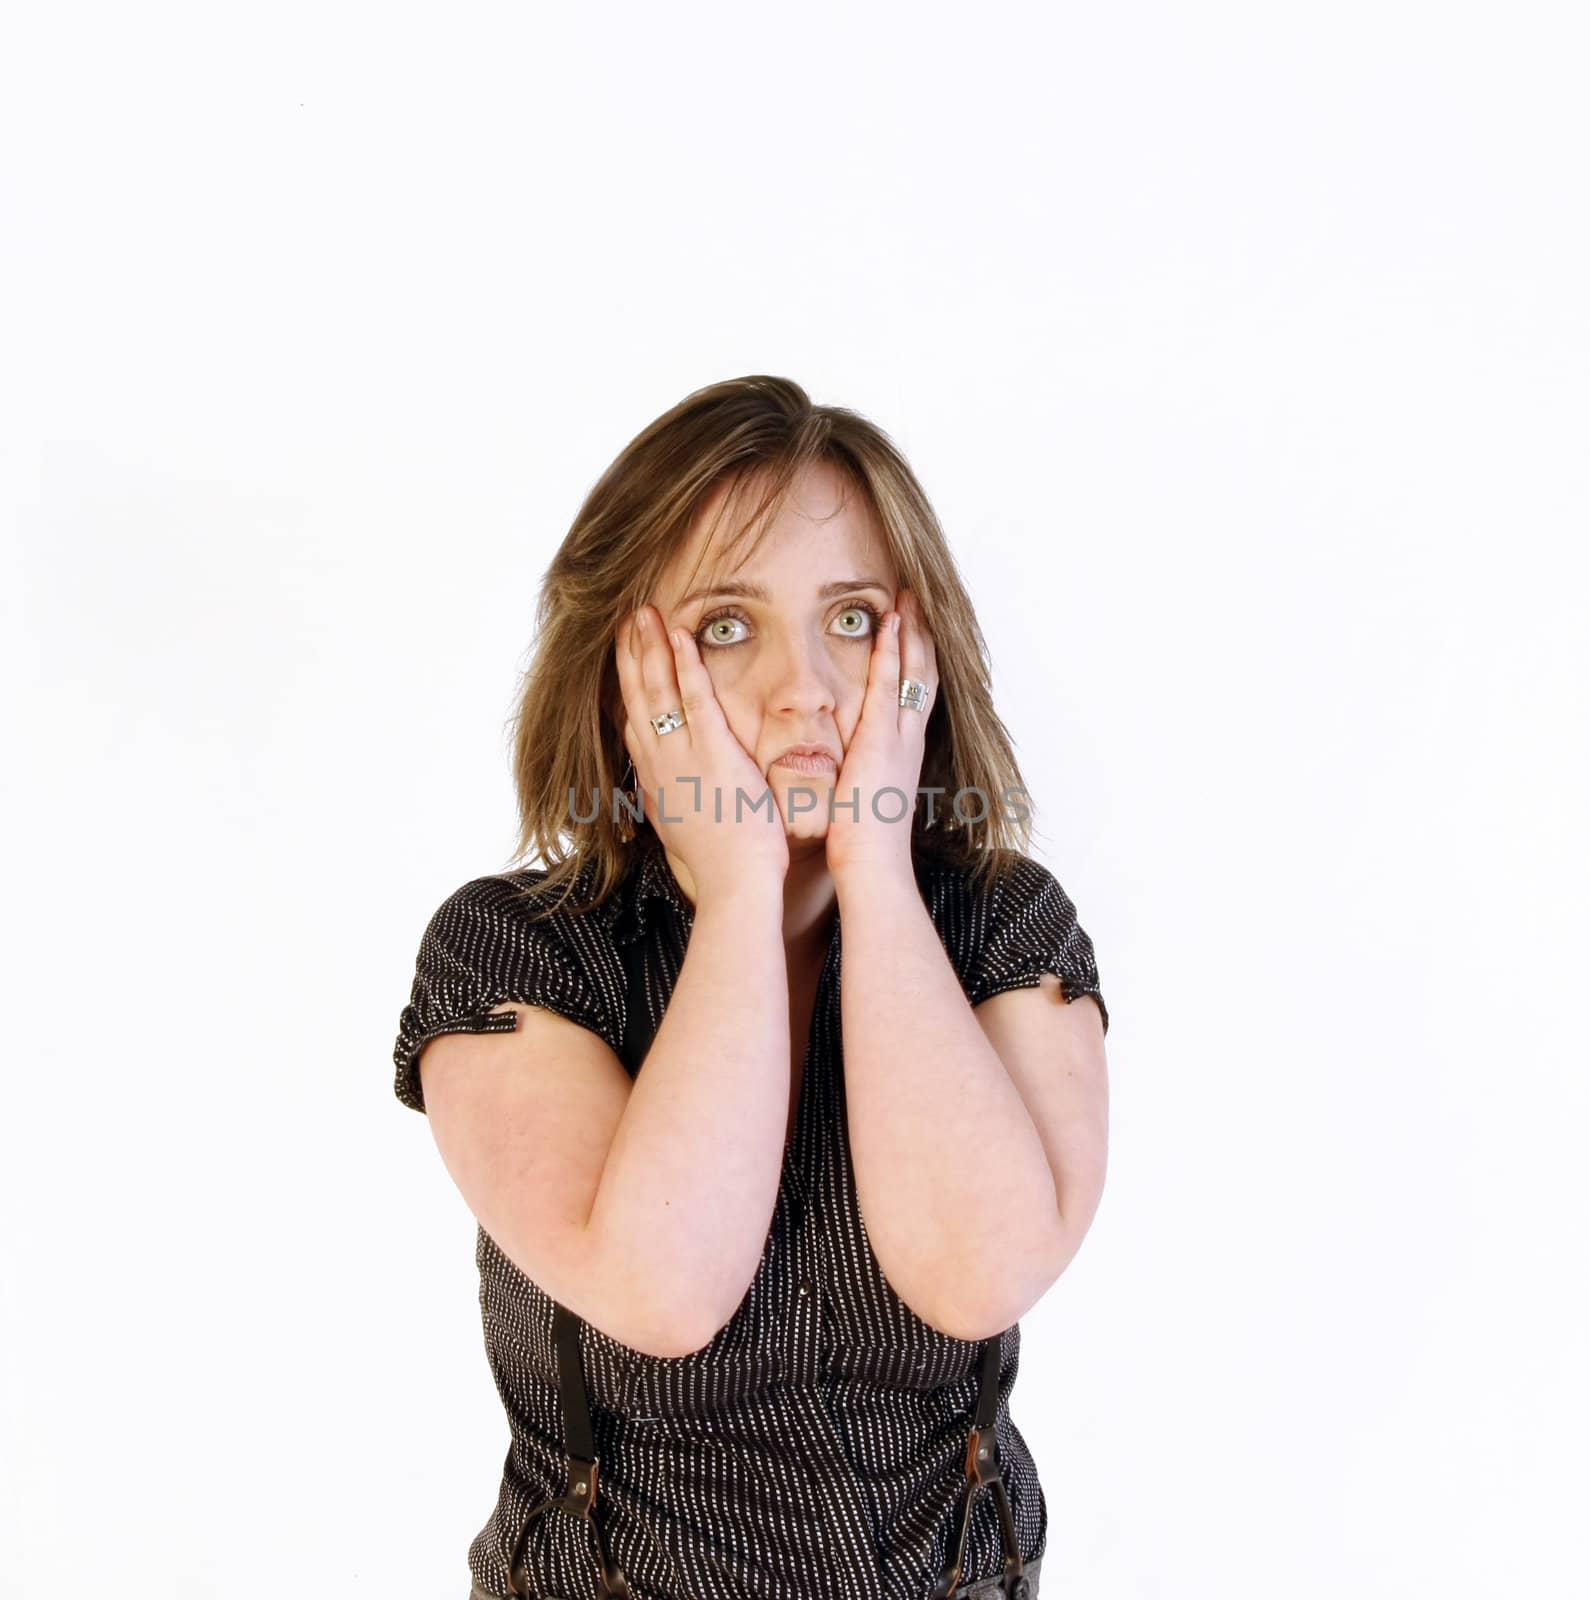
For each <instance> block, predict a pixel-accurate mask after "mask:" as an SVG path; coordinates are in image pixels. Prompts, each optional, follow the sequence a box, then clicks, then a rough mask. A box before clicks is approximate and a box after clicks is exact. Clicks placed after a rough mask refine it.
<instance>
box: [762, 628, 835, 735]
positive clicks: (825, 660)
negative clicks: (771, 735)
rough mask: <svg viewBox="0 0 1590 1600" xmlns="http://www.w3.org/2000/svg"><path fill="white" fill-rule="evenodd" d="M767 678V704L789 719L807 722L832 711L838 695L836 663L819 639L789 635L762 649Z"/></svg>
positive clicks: (765, 692)
mask: <svg viewBox="0 0 1590 1600" xmlns="http://www.w3.org/2000/svg"><path fill="white" fill-rule="evenodd" d="M762 659H763V661H764V662H765V663H766V664H767V673H768V678H767V682H766V684H765V685H764V687H763V693H764V695H765V698H766V703H767V708H768V710H769V711H770V712H773V713H776V714H778V715H780V716H787V717H788V718H789V720H790V721H791V722H792V723H800V724H802V725H808V724H810V723H811V722H813V721H814V720H816V719H817V718H818V717H820V716H822V715H824V714H827V715H830V716H831V715H832V714H833V711H834V707H835V705H836V703H837V699H838V681H837V680H838V675H839V667H838V665H837V663H836V662H835V661H834V659H833V656H832V655H831V653H830V652H829V651H828V650H827V649H826V648H825V647H824V645H823V643H822V642H821V641H819V640H813V639H808V638H806V637H804V636H800V637H796V638H792V639H788V640H787V642H786V643H785V644H784V645H783V646H782V647H779V648H775V649H773V650H770V651H767V652H764V654H763V658H762Z"/></svg>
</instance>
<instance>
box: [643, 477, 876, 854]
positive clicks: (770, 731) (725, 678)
mask: <svg viewBox="0 0 1590 1600" xmlns="http://www.w3.org/2000/svg"><path fill="white" fill-rule="evenodd" d="M847 491H848V492H847ZM727 492H728V491H727V487H726V486H725V487H722V488H720V489H718V490H717V491H715V492H714V494H713V496H712V498H711V499H709V501H708V502H707V504H706V505H705V506H704V507H703V509H702V512H701V515H700V516H699V517H698V518H697V520H696V524H695V526H694V527H693V529H692V532H691V537H690V539H689V540H688V541H687V543H686V545H685V548H684V549H682V550H681V551H679V552H677V553H676V554H675V556H674V558H673V560H672V561H671V562H670V563H669V565H668V567H667V569H666V570H665V571H664V573H663V575H662V580H661V582H660V583H659V585H658V592H657V594H656V595H655V596H654V597H653V603H654V604H655V605H656V606H657V607H658V609H659V610H660V611H661V612H662V614H663V618H664V620H665V621H666V623H667V624H668V626H669V627H679V628H683V629H684V630H685V631H686V632H688V633H690V634H691V635H692V636H693V637H694V638H695V640H696V646H697V649H698V650H699V651H700V654H701V659H702V662H703V663H704V664H705V666H706V669H707V673H708V675H709V676H710V677H711V679H712V687H713V690H714V692H715V693H716V695H717V697H718V701H719V703H720V704H721V705H722V707H723V714H724V717H725V718H726V720H727V721H728V724H729V730H730V732H732V733H733V734H734V736H735V737H736V738H737V739H738V740H739V741H740V743H741V744H742V745H743V746H744V747H745V749H746V752H747V754H749V755H750V757H751V759H752V760H753V761H754V762H755V763H756V765H757V769H758V771H760V772H761V773H762V774H763V775H764V776H765V777H766V779H767V781H768V785H769V787H770V788H771V789H772V791H773V795H774V798H775V800H777V802H778V807H779V814H780V815H781V816H782V817H783V818H784V820H785V832H786V834H787V835H788V836H789V838H790V840H791V843H792V845H793V843H794V841H796V840H798V839H811V840H817V841H821V840H822V839H823V838H824V837H825V836H826V834H827V832H828V807H829V799H830V796H831V795H832V793H833V790H834V787H835V782H834V780H835V777H836V774H837V769H838V765H839V763H842V762H843V759H844V754H845V752H846V750H848V749H849V748H850V741H851V738H852V737H853V735H854V734H855V731H856V725H857V723H858V722H859V721H860V719H861V707H862V701H863V698H864V696H865V692H866V687H867V668H868V663H869V662H870V660H871V657H872V648H873V644H872V641H873V636H874V633H875V632H876V629H877V625H878V619H879V618H880V617H882V615H883V614H884V613H885V612H886V611H888V610H890V609H891V608H892V607H893V605H894V601H895V593H896V588H897V585H898V574H897V573H896V571H895V568H894V566H893V563H892V562H891V561H890V560H889V556H888V551H887V548H886V546H885V545H884V543H883V540H882V539H881V537H880V536H879V535H878V532H877V528H876V524H875V522H874V520H873V515H872V510H871V507H870V505H869V504H868V502H867V499H866V496H865V495H864V494H863V493H862V491H861V490H859V489H858V488H856V487H855V486H854V485H853V484H851V483H850V482H849V480H847V479H846V478H845V477H844V475H843V474H842V472H841V471H840V469H838V468H836V467H834V466H832V465H830V464H829V463H827V462H823V463H819V464H816V465H813V466H811V467H808V468H807V469H806V470H805V471H804V472H803V473H802V475H801V476H800V477H799V478H798V479H797V480H796V483H795V486H794V489H793V491H792V493H791V494H790V495H789V497H788V499H787V500H786V501H785V503H784V506H783V508H782V510H781V511H780V513H779V515H778V517H777V518H776V519H775V520H774V522H773V523H772V525H771V526H770V527H769V529H768V531H767V534H766V536H765V537H764V538H763V540H762V542H761V544H760V545H759V547H758V548H757V549H756V551H755V552H754V553H753V554H752V556H751V557H750V558H749V559H748V560H747V561H745V562H744V564H743V565H741V566H740V567H738V568H737V569H736V570H735V571H733V572H732V573H722V572H719V571H717V570H716V568H715V567H714V566H713V564H712V560H711V558H710V557H708V559H707V560H706V561H705V562H703V563H702V565H701V568H700V570H699V571H698V572H697V573H696V578H695V581H694V583H691V582H690V574H691V571H692V569H693V568H694V567H695V564H696V557H697V553H698V551H699V550H700V548H701V546H702V544H703V543H704V542H705V538H706V529H707V527H708V526H709V525H710V519H711V516H712V513H713V512H714V511H715V509H716V507H717V504H718V501H719V499H720V497H721V496H722V495H724V494H726V493H727ZM841 499H843V500H844V504H843V507H841V504H840V502H841ZM687 588H688V589H689V590H690V592H689V593H688V594H687V593H686V592H685V591H686V589H687ZM797 744H815V745H820V746H822V747H824V748H826V749H827V750H828V751H830V752H831V753H832V754H833V755H834V756H835V757H836V758H837V760H836V762H835V763H833V764H831V765H823V764H821V763H814V762H807V763H806V765H805V768H804V769H802V768H800V767H796V766H793V765H784V764H780V763H779V757H780V756H782V755H783V753H784V752H785V751H786V750H788V748H789V747H790V746H791V745H797ZM799 789H805V790H806V791H807V792H808V794H809V795H812V796H814V797H815V805H814V806H813V805H812V804H811V802H810V801H809V800H807V799H805V798H802V799H801V800H799V801H797V802H796V806H797V807H798V806H802V805H804V806H806V807H807V809H805V810H799V809H795V808H792V806H791V801H790V791H791V790H799ZM792 810H793V811H794V814H793V815H792Z"/></svg>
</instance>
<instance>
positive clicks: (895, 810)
mask: <svg viewBox="0 0 1590 1600" xmlns="http://www.w3.org/2000/svg"><path fill="white" fill-rule="evenodd" d="M891 615H893V616H895V617H898V619H899V630H898V632H895V631H894V630H892V629H891V628H890V626H889V616H888V615H886V616H885V617H884V620H883V626H882V627H881V628H880V629H879V630H878V633H877V636H876V637H875V638H874V640H873V642H872V656H871V659H870V661H869V662H868V666H867V691H866V698H865V699H864V700H863V702H862V707H861V720H860V721H859V722H858V723H857V724H856V731H855V734H854V736H853V737H852V739H851V741H850V747H849V748H848V749H847V750H846V751H845V758H844V761H843V763H842V765H841V766H840V769H839V772H838V774H837V776H836V777H835V779H834V804H833V817H832V820H831V821H830V822H829V824H828V841H827V858H828V870H829V871H830V872H831V873H833V874H835V875H836V876H837V875H838V874H840V873H841V872H848V871H851V870H853V869H855V868H857V867H871V866H878V865H882V866H884V867H886V868H896V867H899V866H900V865H902V864H903V865H904V866H905V868H906V870H908V871H909V870H910V865H911V830H912V826H913V824H914V822H915V820H916V800H917V792H916V791H917V785H918V783H920V782H921V778H922V755H923V751H924V750H925V748H926V746H927V720H928V717H929V716H930V715H931V714H932V711H933V705H934V699H935V697H936V696H937V694H938V686H939V674H938V656H937V653H936V652H935V650H934V648H933V638H932V635H931V634H929V633H928V631H927V627H926V625H925V624H924V623H923V621H922V611H921V608H920V607H919V606H918V605H917V599H916V596H915V595H914V594H912V592H911V591H910V590H909V589H902V590H901V591H900V592H899V594H898V595H896V597H895V610H894V612H893V613H892V614H891ZM902 677H904V678H911V679H914V680H915V681H916V682H917V683H925V684H926V685H927V690H928V702H927V704H926V705H925V706H924V707H923V708H922V710H920V711H913V710H912V709H911V707H910V706H903V705H901V704H900V680H901V678H902Z"/></svg>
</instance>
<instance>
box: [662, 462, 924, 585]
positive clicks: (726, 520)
mask: <svg viewBox="0 0 1590 1600" xmlns="http://www.w3.org/2000/svg"><path fill="white" fill-rule="evenodd" d="M762 490H763V482H762V480H761V479H759V478H758V479H753V480H742V481H741V483H740V484H739V485H738V487H737V488H736V487H735V486H734V485H731V484H729V483H722V484H719V485H718V486H717V487H716V488H715V489H714V490H713V491H712V493H711V494H710V495H709V496H708V497H707V499H706V501H705V502H704V503H703V504H702V506H701V508H700V510H699V511H698V512H697V514H696V517H695V520H694V521H693V522H692V523H691V527H690V533H689V536H688V537H687V538H686V539H685V540H684V542H683V543H682V544H681V546H680V548H679V549H678V550H676V551H675V552H674V554H673V556H672V557H671V558H670V559H669V561H668V564H667V566H666V567H664V569H663V573H662V581H661V583H660V585H659V587H660V589H661V592H662V594H663V596H664V597H665V603H676V602H677V601H678V599H679V597H680V596H682V595H683V594H684V593H685V591H686V590H687V589H690V590H695V589H700V588H702V587H703V586H704V585H706V584H707V583H709V582H712V581H715V580H718V579H722V578H726V577H729V576H731V575H732V576H734V577H736V578H738V579H742V580H756V581H762V582H765V583H766V584H767V585H768V586H769V587H770V588H771V589H772V590H773V592H774V593H775V594H777V593H779V592H785V593H794V592H798V591H800V590H805V589H810V590H814V591H815V590H816V589H818V588H819V587H820V586H821V585H822V584H824V583H825V582H828V581H829V580H831V579H834V578H847V579H853V578H865V577H872V578H877V579H878V580H879V581H881V582H883V583H885V584H888V585H890V586H891V587H892V586H894V585H895V583H896V574H895V570H894V565H893V563H892V562H891V560H890V559H889V548H888V545H887V544H886V543H885V541H884V538H883V533H882V530H881V528H880V527H879V525H878V520H877V515H876V513H875V512H874V511H873V509H872V503H871V501H870V500H869V499H868V497H867V494H866V492H865V491H864V490H863V489H862V488H861V487H860V485H859V484H857V483H856V482H855V480H854V479H853V478H851V477H850V475H849V474H848V473H846V472H844V471H843V470H842V469H841V468H839V467H837V466H835V465H833V464H832V463H831V462H826V461H823V462H816V463H813V464H812V465H810V466H807V467H805V468H804V469H803V470H802V471H801V473H800V475H799V476H798V477H797V478H796V479H795V481H794V482H793V483H792V484H791V486H790V490H789V493H788V494H787V495H786V496H785V499H784V503H783V504H782V505H781V506H780V507H779V508H778V511H777V514H776V515H775V516H774V517H773V518H772V519H771V520H770V521H769V523H768V527H767V531H766V533H765V534H764V535H763V536H762V538H761V539H760V540H759V541H758V542H757V543H756V545H755V548H754V549H753V548H752V547H751V543H750V541H749V540H748V539H743V540H742V539H740V537H739V536H740V535H741V534H742V533H743V531H744V527H745V523H746V522H747V520H748V519H749V518H750V516H751V515H752V513H753V512H754V511H755V509H756V506H757V503H758V500H759V499H760V496H761V492H762ZM731 544H733V545H735V549H734V551H733V553H732V555H731V553H730V546H731ZM841 569H842V570H841Z"/></svg>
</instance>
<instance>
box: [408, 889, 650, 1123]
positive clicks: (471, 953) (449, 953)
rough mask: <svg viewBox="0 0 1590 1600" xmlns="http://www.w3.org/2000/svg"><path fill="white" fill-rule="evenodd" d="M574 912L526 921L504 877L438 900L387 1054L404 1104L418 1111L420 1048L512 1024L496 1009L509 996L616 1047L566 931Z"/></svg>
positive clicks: (513, 1019) (521, 901)
mask: <svg viewBox="0 0 1590 1600" xmlns="http://www.w3.org/2000/svg"><path fill="white" fill-rule="evenodd" d="M577 915H578V913H569V914H565V915H564V916H562V917H558V916H554V917H552V918H549V919H546V920H538V921H532V920H531V918H530V910H529V907H528V906H527V904H526V902H525V898H524V894H523V889H522V887H520V886H519V885H517V884H516V882H515V881H514V880H513V879H511V878H508V877H488V878H476V879H474V880H473V881H472V882H470V883H466V884H465V885H464V886H463V887H462V888H461V889H458V890H455V891H454V893H452V894H451V895H449V896H448V897H447V899H446V900H444V901H443V902H442V904H441V905H440V907H438V908H437V911H436V914H435V915H434V916H433V917H432V918H431V920H430V924H429V926H428V927H427V928H426V930H425V935H424V937H423V938H422V939H421V940H420V950H419V955H418V957H417V958H416V960H415V965H414V986H413V988H412V990H411V991H410V994H409V1003H408V1005H406V1006H405V1007H404V1008H403V1011H402V1014H401V1016H400V1017H399V1019H398V1036H397V1043H396V1045H395V1046H394V1048H393V1051H392V1060H393V1064H394V1065H395V1066H396V1068H397V1078H396V1082H395V1085H394V1087H395V1090H396V1093H397V1097H398V1099H399V1100H400V1101H402V1103H403V1104H404V1105H406V1106H408V1107H410V1109H412V1110H414V1111H424V1110H425V1097H424V1093H423V1091H422V1089H421V1084H420V1072H419V1058H420V1051H421V1050H423V1049H424V1047H425V1046H426V1045H427V1044H428V1043H429V1042H430V1041H431V1040H432V1039H434V1038H436V1037H437V1036H438V1035H439V1034H443V1033H512V1032H513V1031H514V1030H515V1029H516V1028H517V1027H518V1025H519V1019H518V1017H517V1016H516V1015H515V1014H514V1013H513V1012H512V1011H504V1012H495V1013H494V1012H493V1009H492V1008H493V1007H496V1006H500V1005H502V1004H503V1002H504V1001H507V1000H518V1001H523V1002H524V1003H525V1004H527V1005H537V1006H544V1007H546V1008H547V1010H549V1011H556V1012H557V1013H558V1014H559V1015H560V1016H564V1017H567V1018H569V1020H570V1021H571V1022H578V1023H579V1024H581V1026H583V1027H587V1028H590V1029H591V1030H592V1031H593V1032H595V1033H598V1034H600V1035H601V1036H602V1037H603V1038H604V1039H605V1040H607V1042H608V1044H609V1045H610V1046H612V1048H613V1049H614V1050H615V1051H616V1050H617V1049H618V1041H617V1038H616V1036H615V1034H614V1030H613V1025H612V1021H611V1019H610V1017H609V1014H608V1008H607V1007H606V1006H605V1005H603V1003H602V1002H601V999H600V997H599V994H598V991H597V986H596V985H595V984H594V983H593V982H592V981H591V979H590V978H589V977H588V975H587V972H586V970H585V963H583V962H582V961H581V960H580V958H579V956H578V954H577V942H576V940H574V939H573V938H571V936H570V934H569V932H568V927H567V924H568V923H569V922H570V920H571V919H572V918H573V917H574V916H577Z"/></svg>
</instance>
